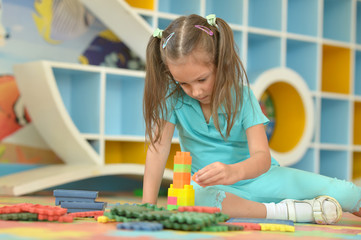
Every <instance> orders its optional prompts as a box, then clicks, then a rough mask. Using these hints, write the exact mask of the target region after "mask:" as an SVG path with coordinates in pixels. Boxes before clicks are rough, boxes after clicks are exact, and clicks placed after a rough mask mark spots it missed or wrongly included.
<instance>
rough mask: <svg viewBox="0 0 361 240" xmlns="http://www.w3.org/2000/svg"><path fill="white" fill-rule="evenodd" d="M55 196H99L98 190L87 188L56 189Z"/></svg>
mask: <svg viewBox="0 0 361 240" xmlns="http://www.w3.org/2000/svg"><path fill="white" fill-rule="evenodd" d="M53 194H54V197H81V198H94V199H95V198H97V197H98V192H95V191H85V190H65V189H56V190H54V192H53Z"/></svg>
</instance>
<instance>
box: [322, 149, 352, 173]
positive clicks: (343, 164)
mask: <svg viewBox="0 0 361 240" xmlns="http://www.w3.org/2000/svg"><path fill="white" fill-rule="evenodd" d="M348 158H349V152H347V151H334V150H321V151H320V174H322V175H326V176H328V177H332V178H333V177H335V178H338V179H343V180H350V177H351V176H349V169H350V164H349V161H348Z"/></svg>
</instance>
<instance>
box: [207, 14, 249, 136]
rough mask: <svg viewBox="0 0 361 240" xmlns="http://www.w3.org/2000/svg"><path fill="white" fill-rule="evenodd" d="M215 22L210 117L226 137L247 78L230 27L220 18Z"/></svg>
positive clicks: (238, 107)
mask: <svg viewBox="0 0 361 240" xmlns="http://www.w3.org/2000/svg"><path fill="white" fill-rule="evenodd" d="M216 23H217V28H218V33H219V34H218V37H217V40H218V42H217V45H218V46H217V49H218V51H217V54H216V56H217V57H216V65H217V76H216V78H217V81H216V82H215V86H214V88H213V94H212V95H213V101H212V117H213V120H214V125H215V127H216V128H217V130H218V131H219V132H220V133H221V135H222V137H223V138H227V137H228V136H229V135H230V132H231V129H232V127H233V125H234V123H235V121H236V117H237V114H239V112H240V106H241V105H242V99H243V95H242V94H243V84H244V82H246V83H247V84H248V80H247V77H245V78H243V75H244V74H245V70H244V67H243V65H242V62H241V60H240V58H239V56H238V53H237V46H236V44H235V42H234V38H233V32H232V29H231V28H230V27H229V25H228V24H227V23H226V22H225V21H224V20H223V19H221V18H217V20H216ZM239 89H241V91H239ZM217 93H218V94H217ZM219 107H220V108H221V110H222V113H223V114H224V115H225V116H226V121H227V128H226V136H224V135H223V133H222V131H221V130H220V128H219V119H218V113H217V112H218V111H217V110H218V109H219Z"/></svg>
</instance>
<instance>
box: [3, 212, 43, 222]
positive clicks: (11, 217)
mask: <svg viewBox="0 0 361 240" xmlns="http://www.w3.org/2000/svg"><path fill="white" fill-rule="evenodd" d="M0 220H6V221H37V220H38V214H36V213H4V214H0Z"/></svg>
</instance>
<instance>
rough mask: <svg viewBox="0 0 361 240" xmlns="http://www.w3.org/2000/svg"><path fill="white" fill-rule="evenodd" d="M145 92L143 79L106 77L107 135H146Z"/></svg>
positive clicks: (118, 76) (113, 75) (109, 75)
mask: <svg viewBox="0 0 361 240" xmlns="http://www.w3.org/2000/svg"><path fill="white" fill-rule="evenodd" d="M143 91H144V79H143V78H139V77H131V76H120V75H115V74H107V75H106V98H105V134H106V135H135V136H144V135H145V128H144V120H143Z"/></svg>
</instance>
